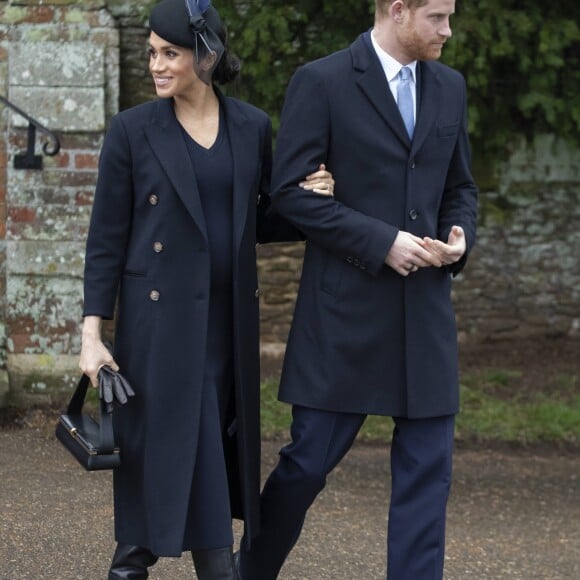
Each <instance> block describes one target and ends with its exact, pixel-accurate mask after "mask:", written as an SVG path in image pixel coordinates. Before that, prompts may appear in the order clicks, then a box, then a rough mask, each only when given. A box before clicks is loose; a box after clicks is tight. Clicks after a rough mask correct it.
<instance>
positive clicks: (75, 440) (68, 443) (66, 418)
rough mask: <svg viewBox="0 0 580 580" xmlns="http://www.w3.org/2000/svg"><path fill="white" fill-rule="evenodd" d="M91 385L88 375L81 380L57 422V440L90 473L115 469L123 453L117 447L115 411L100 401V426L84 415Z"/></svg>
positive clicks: (87, 415) (86, 414) (102, 400)
mask: <svg viewBox="0 0 580 580" xmlns="http://www.w3.org/2000/svg"><path fill="white" fill-rule="evenodd" d="M89 382H90V381H89V377H88V376H87V375H83V376H82V377H81V379H80V381H79V384H78V385H77V388H76V390H75V392H74V394H73V396H72V398H71V400H70V403H69V404H68V407H67V410H66V413H64V414H62V415H61V416H60V417H59V418H58V423H57V426H56V437H57V439H58V440H59V441H60V442H61V443H62V444H63V445H64V446H65V448H66V449H67V450H68V451H69V452H70V453H71V454H72V456H73V457H74V458H75V459H76V460H77V461H78V462H79V463H80V464H81V465H82V466H83V467H84V468H85V469H86V470H87V471H97V470H100V469H113V468H115V467H118V466H119V465H120V464H121V453H120V450H119V448H118V447H116V446H115V440H114V435H113V415H112V412H111V411H112V409H110V407H109V411H108V406H107V403H106V402H105V400H104V399H103V398H101V399H100V400H99V410H100V420H99V422H97V421H95V419H93V418H92V417H91V416H90V415H89V414H88V413H83V405H84V402H85V397H86V395H87V389H88V386H89Z"/></svg>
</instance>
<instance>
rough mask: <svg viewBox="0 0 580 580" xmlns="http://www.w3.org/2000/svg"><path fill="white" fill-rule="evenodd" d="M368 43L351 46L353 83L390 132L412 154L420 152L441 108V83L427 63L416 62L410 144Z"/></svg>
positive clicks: (377, 61) (363, 38)
mask: <svg viewBox="0 0 580 580" xmlns="http://www.w3.org/2000/svg"><path fill="white" fill-rule="evenodd" d="M367 34H368V33H367ZM369 42H370V40H368V39H367V38H365V37H364V35H362V36H360V37H359V38H358V39H357V40H356V41H355V42H354V43H353V44H352V46H351V51H352V55H353V66H354V68H355V70H358V71H360V76H359V77H358V80H357V84H358V85H359V86H360V88H361V90H362V91H363V92H364V93H365V94H366V96H367V98H368V99H369V101H370V102H371V103H372V105H373V107H374V108H375V109H376V110H377V111H378V112H379V114H380V115H381V116H382V117H383V119H384V120H385V122H386V123H387V125H389V127H390V128H391V130H392V131H393V133H395V135H396V136H397V137H398V138H399V139H400V140H401V142H402V143H404V144H405V145H406V146H407V147H409V148H410V149H411V154H413V153H415V152H416V151H418V150H419V149H420V147H421V145H422V144H423V143H424V141H425V139H426V137H427V135H428V134H429V131H430V130H431V128H432V127H433V124H434V122H435V119H436V118H437V111H438V110H439V107H440V106H441V81H440V80H439V78H438V77H437V75H436V74H435V73H434V71H433V69H432V67H431V66H430V65H429V63H427V62H423V61H419V62H418V63H417V121H416V123H415V132H414V135H413V140H412V141H411V140H410V139H409V135H408V134H407V130H406V129H405V125H404V124H403V119H402V118H401V114H400V113H399V109H398V107H397V103H396V102H395V99H394V98H393V94H392V93H391V91H390V90H389V85H388V81H387V80H386V78H385V74H384V71H383V69H382V67H381V65H380V61H379V60H378V57H375V55H374V54H373V52H372V49H371V48H369V46H368V44H369Z"/></svg>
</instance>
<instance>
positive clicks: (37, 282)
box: [0, 0, 119, 405]
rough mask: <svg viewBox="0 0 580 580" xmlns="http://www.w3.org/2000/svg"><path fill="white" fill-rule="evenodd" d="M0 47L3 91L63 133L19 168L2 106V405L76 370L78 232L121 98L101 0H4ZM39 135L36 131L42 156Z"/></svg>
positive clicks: (58, 383)
mask: <svg viewBox="0 0 580 580" xmlns="http://www.w3.org/2000/svg"><path fill="white" fill-rule="evenodd" d="M0 55H1V57H2V66H1V69H0V70H1V73H2V77H1V79H0V85H1V86H2V89H3V94H4V95H6V96H7V97H8V99H9V100H10V101H11V102H13V103H14V104H16V105H17V106H18V107H19V108H20V109H22V110H23V111H25V112H26V113H28V114H29V115H31V116H32V117H34V118H35V119H36V120H37V121H39V122H40V123H42V124H43V125H44V126H46V127H48V128H49V129H51V130H52V131H55V132H56V133H57V134H58V135H59V136H60V141H61V150H60V153H59V154H58V155H56V156H54V157H46V156H43V165H44V167H43V169H42V170H30V169H26V170H22V169H16V168H15V167H14V163H13V161H14V156H15V155H16V154H18V153H19V152H21V151H22V150H24V149H26V147H27V142H28V138H27V127H28V122H27V121H26V120H25V119H24V118H23V117H21V116H20V115H18V114H15V113H13V112H12V111H10V110H9V109H6V108H5V109H4V111H3V115H2V122H3V126H2V129H3V132H2V136H3V139H2V146H3V147H4V151H5V159H4V163H3V169H4V173H3V174H2V185H3V190H2V198H1V199H0V208H1V210H3V216H2V217H3V220H2V234H3V235H2V240H3V245H2V251H3V253H4V254H3V256H2V257H3V260H2V273H3V277H4V280H5V282H4V284H3V292H2V310H3V316H2V319H3V321H4V329H3V332H2V333H0V337H2V336H4V337H5V340H3V341H2V345H3V348H4V349H5V351H6V358H5V365H6V368H7V371H8V377H9V386H10V390H9V393H8V394H9V397H7V396H4V397H3V400H0V405H1V404H2V402H7V399H9V401H8V402H10V403H12V404H17V405H20V404H26V403H28V402H32V401H34V402H46V401H49V400H51V398H52V396H53V394H54V393H55V392H58V391H59V390H66V389H68V387H70V386H71V385H72V384H73V383H74V381H75V380H76V378H77V377H76V376H77V374H78V369H77V365H78V351H79V340H80V336H79V323H80V319H81V316H80V314H81V300H82V266H83V254H84V240H85V238H86V232H87V224H88V219H89V215H90V210H91V202H92V191H93V187H94V183H95V177H96V170H97V161H98V154H99V150H100V146H101V143H102V136H103V133H104V131H105V128H106V121H107V119H108V118H110V116H111V115H112V114H113V113H114V112H116V110H117V108H118V100H119V82H118V77H119V74H118V70H119V58H118V56H119V35H118V30H117V25H116V22H115V20H114V19H113V17H112V16H111V14H110V13H109V12H108V11H107V10H106V9H105V6H104V3H103V2H98V1H91V0H88V1H84V2H82V3H80V2H71V1H67V0H58V1H54V2H46V1H45V2H36V1H12V2H1V3H0ZM43 141H44V138H43V136H42V135H41V134H37V140H36V153H37V154H38V155H41V154H42V149H41V145H42V143H43ZM0 388H1V387H0ZM0 393H1V391H0Z"/></svg>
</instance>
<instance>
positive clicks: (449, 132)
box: [437, 121, 459, 139]
mask: <svg viewBox="0 0 580 580" xmlns="http://www.w3.org/2000/svg"><path fill="white" fill-rule="evenodd" d="M458 132H459V121H457V122H455V123H446V124H441V125H437V137H439V139H448V138H450V137H456V136H457V133H458Z"/></svg>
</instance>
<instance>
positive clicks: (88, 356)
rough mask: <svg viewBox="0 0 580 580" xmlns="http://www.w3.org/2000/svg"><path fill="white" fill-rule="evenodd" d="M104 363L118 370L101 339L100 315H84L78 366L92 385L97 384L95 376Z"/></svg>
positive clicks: (96, 385)
mask: <svg viewBox="0 0 580 580" xmlns="http://www.w3.org/2000/svg"><path fill="white" fill-rule="evenodd" d="M104 365H108V366H110V367H111V368H112V369H113V370H114V371H118V370H119V365H117V363H116V362H115V360H114V359H113V355H112V354H111V353H110V352H109V350H108V349H107V347H106V346H105V345H104V344H103V341H102V340H101V318H100V316H86V317H85V320H84V322H83V333H82V346H81V356H80V360H79V368H80V369H81V371H82V372H83V373H84V374H85V375H87V376H88V377H89V378H90V379H91V384H92V385H93V387H98V386H99V380H98V378H97V377H98V374H99V370H100V368H101V367H102V366H104Z"/></svg>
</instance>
